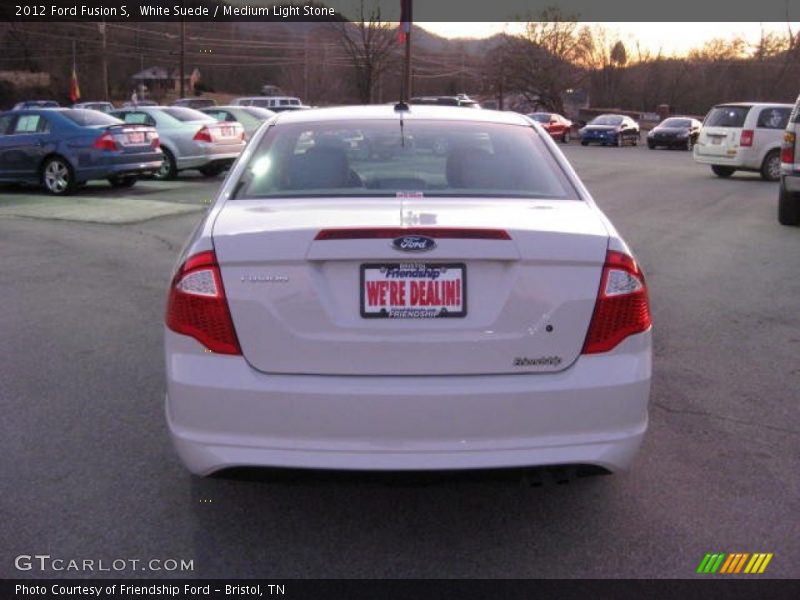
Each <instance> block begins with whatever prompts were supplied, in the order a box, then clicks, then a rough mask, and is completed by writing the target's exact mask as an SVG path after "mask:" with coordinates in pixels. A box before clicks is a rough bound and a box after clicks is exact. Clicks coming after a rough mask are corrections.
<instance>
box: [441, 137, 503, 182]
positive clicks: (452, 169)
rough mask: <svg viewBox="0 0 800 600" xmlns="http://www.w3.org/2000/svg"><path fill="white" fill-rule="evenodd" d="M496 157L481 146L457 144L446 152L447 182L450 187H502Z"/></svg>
mask: <svg viewBox="0 0 800 600" xmlns="http://www.w3.org/2000/svg"><path fill="white" fill-rule="evenodd" d="M499 167H500V165H499V161H498V160H497V157H496V156H495V155H494V154H492V153H491V152H489V151H487V150H484V149H483V148H477V147H473V146H459V147H456V148H453V149H452V150H451V151H450V152H448V154H447V165H446V175H447V183H448V185H449V186H450V187H452V188H474V189H497V188H501V189H502V188H504V187H505V186H506V185H507V182H504V181H503V169H500V168H499Z"/></svg>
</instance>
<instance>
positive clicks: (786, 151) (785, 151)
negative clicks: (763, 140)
mask: <svg viewBox="0 0 800 600" xmlns="http://www.w3.org/2000/svg"><path fill="white" fill-rule="evenodd" d="M794 142H795V135H794V132H793V131H787V132H786V133H784V134H783V145H782V146H781V162H782V163H788V164H790V165H792V164H794Z"/></svg>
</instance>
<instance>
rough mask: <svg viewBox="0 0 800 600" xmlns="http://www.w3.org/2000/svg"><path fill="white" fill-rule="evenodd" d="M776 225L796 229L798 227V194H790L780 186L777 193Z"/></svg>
mask: <svg viewBox="0 0 800 600" xmlns="http://www.w3.org/2000/svg"><path fill="white" fill-rule="evenodd" d="M778 223H780V224H781V225H789V226H790V227H797V226H798V225H800V194H792V193H790V192H787V191H786V188H784V187H783V185H781V189H780V192H779V193H778Z"/></svg>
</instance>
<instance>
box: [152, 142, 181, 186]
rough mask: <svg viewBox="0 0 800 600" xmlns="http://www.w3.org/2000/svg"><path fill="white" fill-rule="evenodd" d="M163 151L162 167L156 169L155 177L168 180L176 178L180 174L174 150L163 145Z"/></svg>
mask: <svg viewBox="0 0 800 600" xmlns="http://www.w3.org/2000/svg"><path fill="white" fill-rule="evenodd" d="M161 152H163V154H164V161H163V162H162V163H161V168H160V169H159V170H158V171H156V174H155V175H154V177H155V178H156V179H158V180H159V181H167V180H169V179H175V177H176V176H177V175H178V167H177V165H176V164H175V157H174V156H173V155H172V152H170V151H169V150H167V149H166V148H164V147H163V146H162V147H161Z"/></svg>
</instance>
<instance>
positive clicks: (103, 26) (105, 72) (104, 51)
mask: <svg viewBox="0 0 800 600" xmlns="http://www.w3.org/2000/svg"><path fill="white" fill-rule="evenodd" d="M97 26H98V27H99V28H100V35H101V36H102V40H103V49H102V50H101V58H102V61H103V66H102V72H101V75H102V78H103V81H102V86H103V100H105V101H106V102H107V101H108V52H107V50H108V46H107V44H106V42H107V38H108V36H107V35H106V21H105V19H103V21H102V22H101V23H98V24H97Z"/></svg>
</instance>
